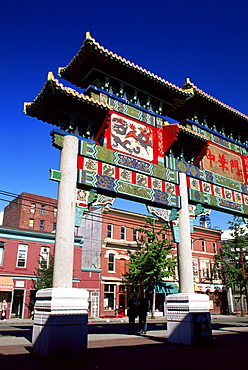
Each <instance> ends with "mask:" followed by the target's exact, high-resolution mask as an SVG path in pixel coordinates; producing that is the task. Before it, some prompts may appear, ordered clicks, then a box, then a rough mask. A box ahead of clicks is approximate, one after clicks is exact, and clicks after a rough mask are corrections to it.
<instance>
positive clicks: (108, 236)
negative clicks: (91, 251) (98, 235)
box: [107, 224, 113, 238]
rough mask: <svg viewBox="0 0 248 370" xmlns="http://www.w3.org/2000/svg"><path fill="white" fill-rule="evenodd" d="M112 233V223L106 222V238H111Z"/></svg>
mask: <svg viewBox="0 0 248 370" xmlns="http://www.w3.org/2000/svg"><path fill="white" fill-rule="evenodd" d="M112 233H113V225H111V224H108V225H107V238H112Z"/></svg>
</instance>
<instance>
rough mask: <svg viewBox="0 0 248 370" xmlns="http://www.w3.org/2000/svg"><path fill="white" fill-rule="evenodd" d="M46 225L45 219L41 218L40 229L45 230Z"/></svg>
mask: <svg viewBox="0 0 248 370" xmlns="http://www.w3.org/2000/svg"><path fill="white" fill-rule="evenodd" d="M44 227H45V221H43V220H40V230H44Z"/></svg>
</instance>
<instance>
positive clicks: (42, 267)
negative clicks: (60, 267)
mask: <svg viewBox="0 0 248 370" xmlns="http://www.w3.org/2000/svg"><path fill="white" fill-rule="evenodd" d="M38 264H39V265H38V267H37V268H35V272H34V273H35V275H36V277H37V278H36V280H35V281H34V286H35V289H46V288H52V286H53V267H54V255H53V254H51V253H50V254H49V262H48V266H47V261H46V260H45V259H44V258H43V257H42V256H41V259H39V260H38Z"/></svg>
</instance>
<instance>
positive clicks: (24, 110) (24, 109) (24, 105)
mask: <svg viewBox="0 0 248 370" xmlns="http://www.w3.org/2000/svg"><path fill="white" fill-rule="evenodd" d="M31 104H32V103H27V102H25V103H24V104H23V112H24V113H25V114H26V108H27V106H28V105H31Z"/></svg>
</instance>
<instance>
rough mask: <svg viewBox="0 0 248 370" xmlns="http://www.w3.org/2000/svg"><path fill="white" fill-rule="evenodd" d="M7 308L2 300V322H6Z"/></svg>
mask: <svg viewBox="0 0 248 370" xmlns="http://www.w3.org/2000/svg"><path fill="white" fill-rule="evenodd" d="M7 308H8V305H7V302H6V301H5V299H4V300H3V302H2V307H1V310H2V316H1V319H2V320H4V321H5V320H6V312H7Z"/></svg>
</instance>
